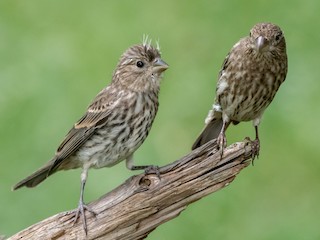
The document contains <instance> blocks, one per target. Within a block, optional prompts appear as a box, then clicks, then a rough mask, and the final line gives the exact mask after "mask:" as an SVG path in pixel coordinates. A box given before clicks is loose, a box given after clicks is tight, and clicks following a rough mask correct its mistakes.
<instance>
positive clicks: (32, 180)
mask: <svg viewBox="0 0 320 240" xmlns="http://www.w3.org/2000/svg"><path fill="white" fill-rule="evenodd" d="M52 164H53V161H52V160H51V161H49V162H48V163H47V164H46V165H45V166H43V167H42V168H40V169H38V170H37V171H35V172H34V173H32V174H31V175H30V176H28V177H26V178H24V179H22V180H21V181H20V182H18V183H17V184H16V185H14V186H13V188H12V190H17V189H19V188H21V187H23V186H26V187H28V188H31V187H35V186H37V185H38V184H39V183H41V182H42V181H43V180H45V179H46V178H47V177H48V176H50V175H51V174H53V173H54V172H55V171H51V168H52Z"/></svg>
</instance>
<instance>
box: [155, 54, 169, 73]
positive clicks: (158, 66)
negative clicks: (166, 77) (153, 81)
mask: <svg viewBox="0 0 320 240" xmlns="http://www.w3.org/2000/svg"><path fill="white" fill-rule="evenodd" d="M168 68H169V65H168V64H167V63H166V62H165V61H163V60H162V59H161V58H157V59H156V60H155V62H154V63H153V71H154V72H157V73H162V72H164V71H165V70H167V69H168Z"/></svg>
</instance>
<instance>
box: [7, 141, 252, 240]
mask: <svg viewBox="0 0 320 240" xmlns="http://www.w3.org/2000/svg"><path fill="white" fill-rule="evenodd" d="M250 162H251V146H250V144H248V143H246V142H241V143H235V144H233V145H231V146H229V147H228V148H226V149H225V150H224V155H223V158H221V157H220V152H217V150H216V142H215V140H213V141H211V142H209V143H207V144H205V145H204V146H202V147H200V148H198V149H196V150H194V151H192V152H191V153H189V154H188V155H186V156H185V157H183V158H181V159H180V160H177V161H175V162H173V163H171V164H169V165H167V166H164V167H161V168H160V173H161V179H159V178H158V177H157V176H156V175H155V174H149V175H145V174H140V175H136V176H132V177H131V178H129V179H127V180H126V181H125V182H124V183H123V184H122V185H120V186H119V187H117V188H116V189H114V190H113V191H111V192H109V193H107V194H105V195H104V196H102V197H101V198H100V199H98V200H96V201H93V202H91V203H90V204H89V206H90V207H91V208H92V209H93V210H94V211H95V212H96V213H98V215H97V216H92V214H90V213H89V212H87V213H86V214H87V224H88V235H87V236H85V233H84V231H83V228H82V224H81V221H78V222H77V223H76V224H75V225H73V221H72V220H73V217H74V211H69V212H62V213H58V214H56V215H54V216H52V217H49V218H47V219H45V220H43V221H41V222H39V223H36V224H34V225H33V226H30V227H29V228H27V229H25V230H23V231H21V232H19V233H17V234H15V235H14V236H12V237H11V238H9V239H11V240H14V239H143V238H145V237H147V235H148V234H149V233H150V232H151V231H153V230H154V229H155V228H156V227H158V226H159V225H160V224H162V223H164V222H166V221H169V220H170V219H172V218H175V217H177V216H178V215H179V214H180V213H181V211H183V210H184V209H186V207H187V206H188V205H189V204H191V203H193V202H195V201H197V200H199V199H201V198H202V197H204V196H206V195H208V194H210V193H213V192H215V191H218V190H219V189H221V188H223V187H225V186H227V185H228V184H229V183H231V182H232V181H233V179H234V178H235V177H236V175H237V174H238V173H239V172H240V171H241V170H242V169H243V168H245V167H247V166H248V165H249V164H250Z"/></svg>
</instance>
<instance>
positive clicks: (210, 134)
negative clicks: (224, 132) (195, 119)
mask: <svg viewBox="0 0 320 240" xmlns="http://www.w3.org/2000/svg"><path fill="white" fill-rule="evenodd" d="M222 125H223V121H222V119H221V118H218V119H217V118H214V119H212V120H211V121H210V122H209V123H208V124H207V125H206V126H205V128H204V129H203V130H202V132H201V134H200V136H199V137H198V138H197V140H196V141H195V142H194V144H193V145H192V150H194V149H196V148H198V147H200V146H202V145H203V144H205V143H207V142H209V141H210V140H212V139H215V138H217V137H218V136H219V133H220V131H221V129H222Z"/></svg>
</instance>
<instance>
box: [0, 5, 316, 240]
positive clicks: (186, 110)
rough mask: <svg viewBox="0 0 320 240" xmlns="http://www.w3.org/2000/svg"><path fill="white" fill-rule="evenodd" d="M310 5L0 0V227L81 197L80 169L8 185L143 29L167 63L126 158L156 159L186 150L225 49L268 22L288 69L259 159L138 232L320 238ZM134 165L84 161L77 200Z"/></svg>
mask: <svg viewBox="0 0 320 240" xmlns="http://www.w3.org/2000/svg"><path fill="white" fill-rule="evenodd" d="M319 10H320V2H319V1H317V0H314V1H311V0H305V1H300V0H299V1H298V0H291V1H276V0H264V1H238V0H230V1H222V0H221V1H217V0H214V1H194V2H191V1H189V3H188V2H187V1H182V0H179V1H172V0H162V1H149V0H148V1H146V0H144V1H132V0H131V1H129V0H123V1H101V0H100V1H62V0H57V1H49V0H36V1H23V0H19V1H9V0H4V1H1V2H0V114H1V116H0V134H1V138H0V148H1V150H0V161H1V162H0V163H1V166H0V177H1V181H0V208H1V211H0V212H1V214H0V235H1V234H4V235H6V236H10V235H12V234H14V233H16V232H18V231H19V230H21V229H23V228H25V227H27V226H29V225H31V224H33V223H36V222H38V221H40V220H42V219H44V218H47V217H49V216H51V215H53V214H55V213H58V212H61V211H66V210H70V209H73V208H75V207H76V206H77V202H78V197H79V186H80V170H74V171H68V172H60V173H57V174H55V175H54V176H52V177H50V178H49V179H47V180H46V181H45V182H44V183H42V184H41V185H39V186H38V187H37V188H35V189H26V188H25V189H21V190H19V191H16V192H12V191H11V187H12V185H13V184H15V183H16V182H17V181H18V180H20V179H21V178H23V177H25V176H27V175H28V174H30V173H31V172H33V171H34V170H36V169H37V168H38V167H40V166H41V165H42V164H44V163H45V162H46V161H47V160H49V159H50V158H51V157H52V155H53V154H54V152H55V150H56V147H57V146H58V144H59V143H60V141H61V140H62V139H63V137H64V135H65V134H66V133H67V131H68V130H69V128H70V127H71V126H72V124H73V123H74V122H75V121H76V120H78V119H79V118H80V117H81V115H82V114H83V113H84V111H85V109H86V107H87V105H88V104H89V102H90V101H91V100H92V99H93V98H94V96H95V95H96V94H97V93H98V92H99V91H100V89H102V88H103V87H104V86H105V85H106V84H108V83H109V82H110V79H111V76H112V73H113V69H114V68H115V66H116V64H117V61H118V59H119V57H120V55H121V54H122V53H123V51H124V50H125V49H127V48H128V47H129V46H130V45H133V44H136V43H139V42H141V41H142V36H143V34H149V35H150V36H151V37H152V38H153V39H155V40H158V39H159V40H160V45H161V50H162V56H163V59H165V61H167V62H168V63H169V65H170V69H169V70H168V71H167V72H166V73H165V76H164V80H163V82H162V89H161V94H160V109H159V112H158V115H157V118H156V121H155V122H154V125H153V128H152V130H151V133H150V135H149V137H148V138H147V140H146V142H145V143H144V144H143V145H142V147H141V148H140V149H139V150H138V151H137V152H136V154H135V161H136V163H138V164H157V165H165V164H167V163H169V162H172V161H174V160H176V159H178V158H180V157H181V156H183V155H185V154H187V153H188V152H189V151H190V146H191V145H192V143H193V141H194V139H195V138H196V137H197V135H198V133H199V132H200V130H201V129H202V127H203V121H204V118H205V116H206V114H207V112H208V110H209V108H210V107H211V104H212V101H213V98H214V90H215V84H216V79H217V75H218V71H219V69H220V66H221V64H222V61H223V59H224V57H225V55H226V54H227V52H228V51H229V50H230V48H231V47H232V45H233V44H234V43H235V42H236V41H238V40H239V38H240V37H243V36H245V35H247V34H248V33H249V30H250V28H251V27H252V26H253V25H254V24H255V23H257V22H262V21H271V22H274V23H277V24H279V25H280V26H281V27H282V29H283V31H284V32H285V36H286V40H287V51H288V56H289V72H288V75H287V79H286V82H285V83H284V84H283V85H282V87H281V88H280V90H279V92H278V94H277V96H276V98H275V99H274V102H273V103H272V104H271V106H270V107H269V108H268V110H267V111H266V113H265V115H264V117H263V121H262V124H261V125H260V126H261V127H260V135H261V144H262V147H261V152H260V157H259V159H258V160H257V161H256V162H255V166H254V167H251V166H250V167H248V168H247V169H245V170H244V171H242V172H241V174H240V175H239V176H238V177H237V178H236V180H235V181H234V182H233V183H232V184H231V185H230V186H229V187H227V188H225V189H223V190H222V191H219V192H217V193H215V194H212V195H210V196H208V197H206V198H204V199H202V200H200V201H198V202H196V203H194V204H192V205H191V206H189V207H188V208H187V210H185V211H184V212H183V213H182V214H181V215H180V216H179V217H178V218H176V219H174V220H172V221H170V222H168V223H165V224H163V225H161V226H160V227H158V228H157V229H156V230H155V231H154V232H152V233H151V234H150V235H149V238H148V239H177V240H178V239H226V240H229V239H241V240H242V239H246V240H251V239H260V240H266V239H270V240H271V239H290V240H292V239H297V240H301V239H320V207H319V203H320V187H319V182H320V173H319V172H320V171H319V170H320V163H319V160H320V158H319V155H320V154H319V153H320V150H319V136H320V130H319V121H320V111H319V109H320V107H319V105H320V104H319V101H320V95H319V90H320V80H319V76H320V67H319V56H320V51H319V49H320V48H319V43H320V34H319V23H320V15H319ZM245 136H251V137H254V129H253V127H252V123H242V124H240V125H238V126H237V127H234V126H232V127H230V128H229V130H228V142H229V144H230V143H232V142H235V141H241V140H242V139H243V138H244V137H245ZM132 174H133V173H132V172H130V171H128V170H127V169H126V168H125V165H124V164H123V163H120V164H118V165H117V166H115V167H113V168H111V169H107V168H105V169H100V170H91V171H90V172H89V178H88V182H87V186H86V192H85V200H86V201H87V202H88V201H92V200H94V199H97V198H98V197H99V196H101V195H102V194H104V193H106V192H108V191H110V190H112V189H113V188H114V187H116V186H118V185H119V184H121V183H122V182H124V181H125V179H127V178H128V177H129V176H131V175H132Z"/></svg>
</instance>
